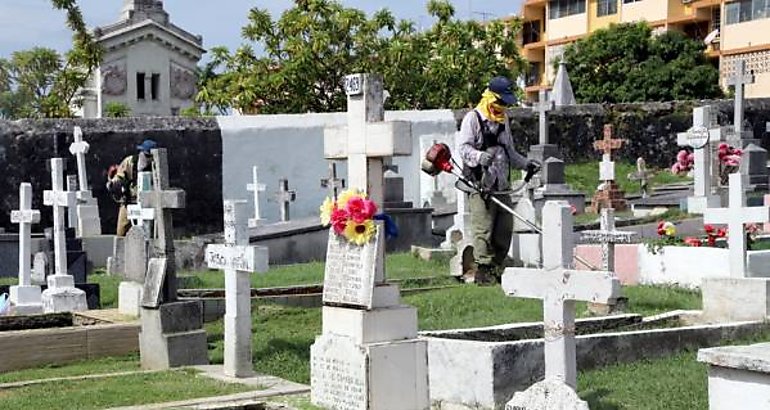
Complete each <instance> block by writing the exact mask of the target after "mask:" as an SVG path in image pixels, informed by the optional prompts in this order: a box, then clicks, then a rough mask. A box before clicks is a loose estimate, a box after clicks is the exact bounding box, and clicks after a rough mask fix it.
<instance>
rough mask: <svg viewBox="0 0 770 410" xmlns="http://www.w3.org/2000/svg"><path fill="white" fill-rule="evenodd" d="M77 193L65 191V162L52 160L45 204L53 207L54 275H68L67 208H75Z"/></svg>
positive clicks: (44, 193) (44, 198) (44, 196)
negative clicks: (65, 219)
mask: <svg viewBox="0 0 770 410" xmlns="http://www.w3.org/2000/svg"><path fill="white" fill-rule="evenodd" d="M75 201H76V193H75V192H71V191H65V190H64V160H63V159H62V158H53V159H51V190H50V191H43V204H45V205H47V206H51V207H53V251H54V274H55V275H57V276H63V275H67V242H66V238H65V236H64V226H65V225H64V212H65V208H67V207H72V206H74V204H75Z"/></svg>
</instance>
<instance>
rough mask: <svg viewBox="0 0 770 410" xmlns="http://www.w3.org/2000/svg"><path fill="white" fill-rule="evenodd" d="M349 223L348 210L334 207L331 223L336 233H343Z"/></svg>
mask: <svg viewBox="0 0 770 410" xmlns="http://www.w3.org/2000/svg"><path fill="white" fill-rule="evenodd" d="M347 224H348V212H347V211H345V210H344V209H338V208H334V210H332V213H331V225H332V229H334V233H336V234H337V235H342V234H343V233H344V232H345V227H346V226H347Z"/></svg>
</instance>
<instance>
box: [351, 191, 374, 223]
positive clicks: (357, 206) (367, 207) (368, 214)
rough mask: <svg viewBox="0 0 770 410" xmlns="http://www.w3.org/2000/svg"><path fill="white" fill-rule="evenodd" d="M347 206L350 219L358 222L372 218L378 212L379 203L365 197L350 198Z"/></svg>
mask: <svg viewBox="0 0 770 410" xmlns="http://www.w3.org/2000/svg"><path fill="white" fill-rule="evenodd" d="M346 208H347V212H348V214H349V215H350V219H352V220H353V221H354V222H355V223H358V224H360V223H363V222H364V221H366V220H369V219H372V217H373V216H374V214H375V213H376V212H377V204H375V203H374V201H371V200H368V199H363V198H361V197H353V198H350V200H349V201H348V203H347V206H346Z"/></svg>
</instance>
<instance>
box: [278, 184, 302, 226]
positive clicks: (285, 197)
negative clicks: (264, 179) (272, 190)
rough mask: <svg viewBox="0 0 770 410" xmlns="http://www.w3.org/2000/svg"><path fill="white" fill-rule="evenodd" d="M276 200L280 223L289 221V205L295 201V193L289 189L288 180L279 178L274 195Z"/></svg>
mask: <svg viewBox="0 0 770 410" xmlns="http://www.w3.org/2000/svg"><path fill="white" fill-rule="evenodd" d="M275 198H276V199H277V200H278V204H279V205H280V206H279V210H280V212H281V222H286V221H288V220H289V219H291V214H290V213H289V205H290V204H291V203H292V202H294V201H295V200H296V199H297V191H295V190H293V189H289V180H288V179H286V178H281V179H280V180H278V192H277V193H276V194H275Z"/></svg>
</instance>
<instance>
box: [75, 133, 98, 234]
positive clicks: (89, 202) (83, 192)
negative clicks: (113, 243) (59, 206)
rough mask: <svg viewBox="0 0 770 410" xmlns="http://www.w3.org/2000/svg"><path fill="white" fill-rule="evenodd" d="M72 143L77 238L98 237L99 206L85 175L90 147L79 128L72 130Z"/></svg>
mask: <svg viewBox="0 0 770 410" xmlns="http://www.w3.org/2000/svg"><path fill="white" fill-rule="evenodd" d="M73 136H74V140H75V141H74V142H73V143H72V144H70V147H69V151H70V153H71V154H72V155H74V156H75V159H76V161H77V167H78V175H77V183H76V184H75V187H74V190H75V191H77V193H78V195H77V199H78V205H77V207H76V208H73V211H74V212H75V214H76V216H77V224H76V226H75V228H77V234H78V236H81V237H84V236H98V235H101V234H102V227H101V219H100V218H99V206H98V203H97V201H96V199H95V198H94V197H93V195H92V194H91V189H90V187H89V186H88V176H87V173H86V169H87V168H86V154H87V153H88V150H89V148H90V146H89V145H88V143H87V142H85V141H83V131H82V130H81V129H80V127H75V128H74V130H73Z"/></svg>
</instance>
